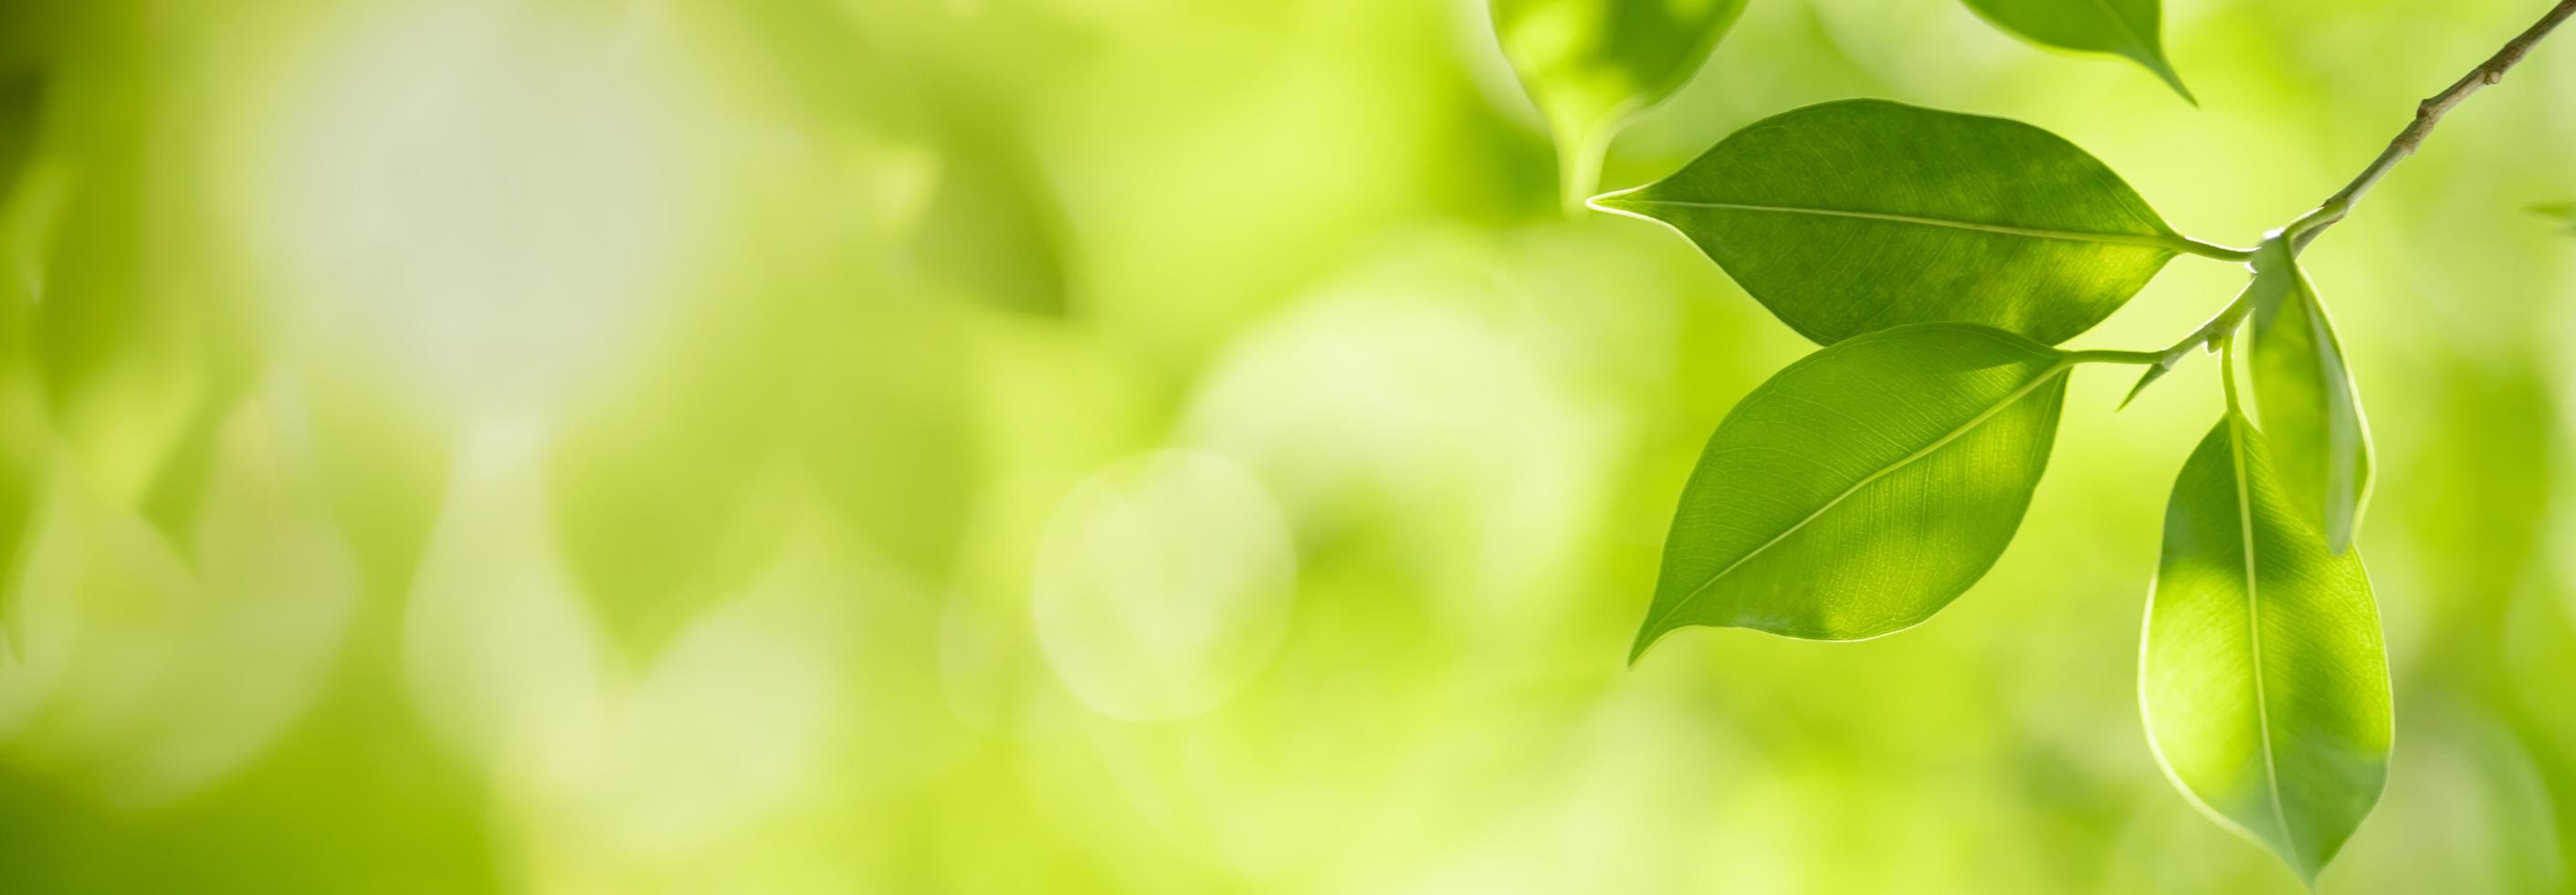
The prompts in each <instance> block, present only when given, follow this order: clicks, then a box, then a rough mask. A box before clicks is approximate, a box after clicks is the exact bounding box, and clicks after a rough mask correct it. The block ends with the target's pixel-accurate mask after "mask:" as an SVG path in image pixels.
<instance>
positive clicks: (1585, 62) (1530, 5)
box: [1493, 0, 1744, 207]
mask: <svg viewBox="0 0 2576 895" xmlns="http://www.w3.org/2000/svg"><path fill="white" fill-rule="evenodd" d="M1743 11H1744V0H1494V8H1493V12H1494V33H1495V35H1496V36H1497V37H1499V38H1501V40H1502V44H1503V55H1504V56H1506V57H1509V58H1510V59H1511V62H1512V67H1513V68H1514V69H1516V70H1518V71H1519V72H1520V77H1521V85H1522V86H1523V87H1524V88H1527V89H1528V90H1529V94H1530V99H1531V100H1532V101H1534V102H1536V103H1537V104H1538V108H1539V113H1540V114H1542V115H1545V116H1546V117H1547V122H1548V127H1549V129H1550V130H1551V131H1553V132H1554V135H1555V137H1556V151H1557V157H1558V159H1559V161H1560V164H1561V167H1562V169H1563V172H1564V186H1565V195H1566V197H1567V198H1566V204H1567V205H1568V207H1574V206H1575V203H1577V202H1578V201H1580V200H1581V199H1582V197H1584V196H1587V195H1590V194H1591V193H1592V190H1593V189H1594V186H1595V184H1596V183H1597V181H1598V180H1599V179H1600V173H1601V156H1602V153H1603V152H1605V151H1607V150H1608V148H1609V145H1610V138H1611V137H1613V136H1616V135H1617V134H1618V133H1619V129H1620V128H1622V127H1625V126H1627V124H1628V122H1629V121H1630V120H1632V119H1634V118H1635V117H1636V116H1637V115H1638V114H1640V113H1642V112H1644V111H1646V110H1647V109H1649V108H1652V107H1653V106H1654V105H1655V104H1656V103H1660V102H1663V101H1664V100H1666V99H1668V98H1670V97H1671V96H1672V95H1673V93H1674V92H1675V91H1678V90H1680V89H1681V88H1682V85H1683V84H1685V83H1688V82H1689V81H1690V79H1691V75H1692V74H1694V73H1696V72H1698V71H1699V67H1700V63H1701V62H1702V61H1704V60H1706V59H1707V58H1708V54H1709V51H1710V50H1712V49H1715V48H1716V47H1717V40H1718V38H1720V37H1723V36H1725V34H1726V29H1727V27H1728V26H1731V25H1733V24H1735V17H1736V16H1737V15H1738V14H1740V13H1742V12H1743Z"/></svg>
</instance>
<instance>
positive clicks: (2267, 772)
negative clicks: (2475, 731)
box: [2138, 414, 2392, 883]
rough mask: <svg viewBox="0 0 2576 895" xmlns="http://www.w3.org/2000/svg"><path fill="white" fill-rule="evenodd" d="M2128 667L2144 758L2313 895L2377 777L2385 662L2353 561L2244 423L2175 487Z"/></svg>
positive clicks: (2382, 746)
mask: <svg viewBox="0 0 2576 895" xmlns="http://www.w3.org/2000/svg"><path fill="white" fill-rule="evenodd" d="M2139 655H2140V658H2139V668H2138V698H2139V700H2140V702H2141V704H2142V706H2143V708H2144V710H2145V713H2146V724H2147V738H2148V742H2149V743H2150V744H2151V745H2152V746H2153V747H2154V749H2155V753H2156V760H2157V761H2158V762H2160V763H2162V764H2163V766H2164V768H2165V771H2166V773H2168V774H2169V775H2171V776H2172V778H2173V780H2174V783H2175V784H2176V785H2177V786H2179V787H2181V788H2182V790H2183V791H2184V792H2185V793H2186V794H2187V795H2189V796H2190V797H2191V800H2192V802H2193V804H2195V805H2197V806H2199V807H2200V809H2201V810H2202V811H2204V812H2206V813H2207V814H2208V815H2209V816H2210V817H2211V819H2213V820H2215V821H2217V822H2218V824H2219V825H2220V826H2223V827H2226V828H2227V829H2229V830H2232V831H2235V832H2236V833H2238V834H2239V835H2242V836H2244V837H2246V838H2248V839H2251V840H2254V841H2255V842H2258V843H2261V844H2263V845H2264V846H2266V847H2268V848H2270V849H2271V850H2272V851H2273V852H2275V853H2277V854H2279V855H2280V856H2281V859H2282V860H2283V861H2286V862H2288V863H2289V865H2290V869H2292V870H2294V871H2296V872H2297V873H2298V874H2299V877H2300V878H2301V879H2303V880H2307V881H2309V882H2311V883H2313V882H2314V881H2315V879H2316V875H2317V871H2318V870H2320V869H2323V868H2324V867H2325V865H2326V862H2327V861H2330V860H2333V858H2334V856H2335V852H2336V851H2337V850H2339V849H2341V848H2342V847H2343V843H2344V841H2345V840H2346V839H2349V838H2351V837H2352V832H2353V829H2354V828H2355V827H2357V826H2359V825H2360V824H2361V819H2362V817H2363V816H2365V815H2367V814H2369V813H2370V808H2371V806H2372V805H2373V804H2374V803H2376V802H2377V801H2378V800H2379V791H2380V787H2381V785H2382V784H2383V783H2384V782H2385V781H2386V779H2387V775H2388V749H2389V740H2390V737H2391V717H2392V715H2391V710H2390V706H2389V692H2388V659H2387V654H2386V651H2385V649H2384V648H2383V646H2382V644H2381V642H2380V633H2379V608H2378V606H2377V604H2376V603H2374V602H2373V601H2372V599H2371V594H2370V579H2369V578H2368V576H2367V575H2366V574H2365V573H2364V572H2363V570H2362V565H2361V557H2360V555H2359V554H2357V553H2345V554H2342V555H2336V554H2335V553H2334V552H2332V551H2330V550H2328V549H2326V543H2325V540H2324V538H2323V537H2321V536H2320V535H2319V534H2318V533H2317V531H2316V529H2315V528H2314V527H2313V526H2310V525H2309V524H2307V522H2306V521H2304V520H2303V519H2302V518H2300V513H2299V512H2298V511H2297V510H2296V509H2295V508H2293V507H2292V506H2291V505H2290V502H2289V499H2288V497H2287V495H2285V494H2284V493H2283V492H2282V491H2281V489H2280V487H2279V485H2278V484H2277V482H2276V480H2275V478H2274V475H2273V471H2272V468H2271V465H2270V462H2269V461H2268V460H2267V459H2266V458H2265V456H2264V447H2263V438H2262V434H2261V433H2260V432H2259V431H2258V430H2256V429H2255V428H2254V426H2253V424H2251V423H2249V422H2247V421H2245V419H2244V418H2243V417H2241V416H2237V415H2234V414H2230V416H2229V417H2228V419H2227V420H2224V421H2222V422H2220V423H2219V425H2218V427H2217V428H2216V429H2213V430H2211V431H2210V433H2209V437H2208V438H2205V439H2203V440H2202V441H2201V443H2200V448H2199V450H2197V451H2194V452H2193V453H2192V455H2191V459H2190V461H2188V462H2186V463H2184V464H2183V469H2182V475H2181V477H2180V478H2179V479H2178V480H2176V481H2175V482H2174V491H2173V503H2172V505H2171V507H2170V508H2169V509H2167V510H2166V511H2165V545H2164V557H2163V560H2162V561H2161V562H2160V563H2159V564H2158V566H2157V568H2156V583H2155V589H2154V592H2153V594H2152V595H2150V596H2149V597H2148V601H2147V620H2146V643H2145V646H2144V648H2143V649H2141V650H2140V654H2139Z"/></svg>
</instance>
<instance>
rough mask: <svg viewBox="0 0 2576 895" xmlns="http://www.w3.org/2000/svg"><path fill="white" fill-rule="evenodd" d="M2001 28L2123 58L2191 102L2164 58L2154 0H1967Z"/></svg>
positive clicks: (2188, 91)
mask: <svg viewBox="0 0 2576 895" xmlns="http://www.w3.org/2000/svg"><path fill="white" fill-rule="evenodd" d="M1967 4H1968V8H1969V9H1973V10H1976V11H1977V14H1978V15H1981V16H1984V17H1985V18H1986V20H1987V21H1990V22H1993V23H1995V24H1996V25H1998V26H2001V27H2002V28H2003V29H2004V30H2006V31H2010V32H2012V33H2014V34H2018V35H2021V36H2022V37H2025V38H2028V39H2030V40H2033V41H2036V42H2039V43H2042V44H2047V45H2049V46H2052V47H2057V48H2060V49H2067V50H2077V51H2081V52H2092V53H2114V54H2118V55H2121V56H2126V57H2128V58H2129V59H2130V60H2132V61H2135V62H2136V63H2138V64H2139V65H2143V66H2146V68H2147V70H2148V71H2151V72H2155V73H2156V77H2159V78H2163V79H2164V81H2165V83H2166V84H2167V85H2170V86H2171V87H2173V89H2174V92H2175V93H2179V94H2182V98H2183V99H2185V100H2190V101H2192V102H2195V103H2197V102H2198V100H2193V99H2192V95H2191V89H2190V88H2187V87H2184V86H2183V85H2182V76H2181V75H2177V74H2175V73H2174V69H2173V63H2172V62H2170V61H2168V60H2166V59H2165V49H2164V38H2163V36H2162V32H2163V27H2162V24H2161V23H2160V22H2159V21H2158V19H2160V18H2161V13H2162V12H2163V10H2162V9H2161V8H2160V6H2161V4H2160V3H2159V2H2158V0H1967Z"/></svg>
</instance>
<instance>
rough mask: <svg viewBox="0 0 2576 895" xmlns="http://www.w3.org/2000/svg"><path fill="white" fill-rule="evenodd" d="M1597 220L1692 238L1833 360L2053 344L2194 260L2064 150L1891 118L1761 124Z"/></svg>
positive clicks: (1909, 114) (1880, 105)
mask: <svg viewBox="0 0 2576 895" xmlns="http://www.w3.org/2000/svg"><path fill="white" fill-rule="evenodd" d="M1592 204H1593V205H1594V206H1596V207H1600V208H1603V209H1607V210H1611V211H1618V212H1623V213H1627V214H1631V215H1635V216H1637V217H1642V218H1646V219H1648V220H1652V221H1657V222H1661V223H1663V224H1665V225H1668V226H1670V227H1672V228H1673V229H1674V230H1676V231H1679V232H1680V233H1681V234H1682V235H1683V236H1687V237H1689V238H1690V240H1691V241H1692V242H1694V243H1698V244H1699V247H1700V249H1701V251H1704V252H1707V253H1708V256H1709V258H1711V259H1713V260H1715V261H1716V262H1717V263H1718V265H1719V266H1721V267H1724V268H1726V272H1727V273H1728V274H1729V275H1731V276H1733V277H1735V281H1736V282H1737V283H1739V284H1742V285H1743V287H1744V291H1746V292H1748V293H1751V294H1752V295H1753V297H1754V298H1755V299H1758V300H1760V301H1761V302H1762V304H1763V305H1764V306H1766V307H1768V308H1770V309H1771V313H1773V314H1775V315H1778V316H1779V318H1780V320H1781V321H1782V322H1784V323H1787V324H1789V326H1790V327H1791V328H1792V329H1796V330H1797V331H1798V332H1799V333H1801V334H1803V335H1805V336H1806V337H1808V338H1810V339H1813V340H1815V341H1817V342H1819V343H1824V344H1831V343H1833V342H1836V341H1840V340H1842V339H1845V338H1849V337H1851V336H1854V335H1857V334H1860V333H1864V332H1869V331H1871V330H1875V329H1884V328H1887V327H1890V326H1896V325H1900V324H1906V323H1924V322H1931V321H1951V322H1960V323H1980V324H1984V325H1987V326H1992V327H1996V328H1999V329H2004V330H2008V331H2011V332H2015V333H2019V334H2021V335H2024V336H2028V337H2030V338H2032V339H2035V340H2038V341H2040V342H2044V343H2048V344H2056V343H2058V342H2062V341H2065V340H2066V339H2069V338H2072V337H2074V336H2075V335H2076V334H2077V333H2081V332H2083V331H2085V330H2086V329H2089V328H2091V327H2092V326H2093V325H2094V324H2096V323H2099V322H2101V320H2102V318H2104V317H2108V316H2110V315H2111V312H2112V311H2115V310H2118V309H2119V307H2120V305H2121V304H2122V303H2125V302H2127V301H2128V300H2129V296H2131V295H2134V294H2136V293H2137V291H2138V289H2139V287H2142V286H2145V285H2146V283H2147V280H2148V278H2150V277H2153V276H2155V274H2156V271H2157V270H2158V269H2160V268H2162V267H2163V266H2164V264H2165V262H2166V261H2168V260H2171V259H2172V258H2173V256H2174V253H2175V251H2177V250H2178V249H2179V248H2180V247H2182V246H2183V245H2186V244H2187V241H2186V240H2184V239H2183V238H2182V237H2181V236H2179V235H2176V234H2175V233H2174V232H2173V230H2172V229H2171V228H2168V227H2166V226H2165V223H2164V221H2163V219H2161V218H2158V217H2157V216H2156V213H2155V210H2154V209H2152V208H2149V207H2147V203H2146V201H2145V200H2143V199H2140V198H2138V194H2137V192H2136V191H2134V190H2131V189H2129V185H2128V184H2126V183H2123V182H2121V180H2120V177H2119V175H2117V174H2113V173H2111V169H2109V168H2106V167H2104V166H2103V165H2102V163H2101V162H2100V161H2097V160H2095V159H2094V158H2093V157H2092V156H2090V155H2086V154H2085V153H2084V150H2081V149H2077V148H2075V146H2074V144H2071V143H2068V142H2066V141H2065V140H2063V139H2060V138H2058V137H2057V136H2056V135H2054V134H2051V133H2049V132H2047V131H2044V130H2040V129H2039V128H2035V127H2031V126H2030V125H2027V124H2022V123H2020V122H2015V121H2006V120H2004V119H2001V118H1987V117H1984V116H1979V115H1962V114H1959V113H1956V112H1943V111H1939V110H1934V109H1925V108H1920V107H1916V106H1908V105H1904V104H1902V103H1892V102H1886V101H1883V100H1843V101H1840V102H1830V103H1824V104H1821V105H1814V106H1808V107H1806V108H1803V109H1797V110H1794V111H1791V112H1787V113H1784V114H1781V115H1777V116H1773V117H1771V118H1768V119H1764V120H1762V121H1759V122H1756V123H1754V124H1752V125H1751V126H1748V127H1746V128H1744V129H1743V130H1740V131H1736V132H1735V133H1734V134H1733V135H1731V136H1728V137H1727V138H1726V139H1724V140H1721V141H1719V142H1718V144H1717V145H1716V146H1714V147H1711V148H1710V149H1709V150H1708V152H1707V153H1705V154H1703V155H1701V156H1700V157H1699V158H1698V159H1695V160H1693V161H1692V162H1691V163H1690V164H1689V165H1686V166H1684V167H1683V168H1682V169H1681V170H1680V171H1678V172H1675V173H1674V174H1673V175H1672V176H1671V177H1667V178H1664V179H1663V180H1661V181H1658V182H1655V183H1652V184H1648V185H1646V186H1642V187H1638V188H1636V189H1630V190H1623V191H1620V192H1616V193H1611V194H1608V195H1605V196H1601V197H1598V198H1595V199H1594V200H1592Z"/></svg>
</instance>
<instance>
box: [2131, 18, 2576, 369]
mask: <svg viewBox="0 0 2576 895" xmlns="http://www.w3.org/2000/svg"><path fill="white" fill-rule="evenodd" d="M2569 16H2576V0H2558V2H2557V4H2555V5H2553V6H2551V7H2550V8H2549V11H2548V12H2546V13H2542V14H2541V16H2540V21H2537V22H2533V23H2531V27H2529V28H2525V29H2522V33H2521V34H2516V35H2514V36H2513V39H2512V40H2509V41H2505V44H2504V47H2503V48H2502V49H2499V50H2497V51H2496V52H2495V55H2493V56H2489V57H2487V60H2486V61H2485V62H2481V63H2478V66H2477V67H2476V68H2472V69H2469V73H2468V74H2465V75H2461V76H2460V79H2459V80H2457V81H2453V82H2451V86H2450V87H2447V88H2444V89H2443V90H2442V92H2440V93H2436V94H2433V95H2432V96H2431V97H2429V98H2427V99H2425V100H2424V101H2423V102H2421V103H2417V104H2416V105H2415V119H2414V120H2413V121H2410V122H2407V124H2406V129H2405V130H2401V131H2398V132H2397V136H2396V137H2395V138H2394V139H2391V140H2389V141H2388V148H2386V149H2383V150H2380V152H2379V157H2378V158H2375V159H2372V160H2371V161H2370V167H2367V168H2363V169H2362V170H2361V174H2360V175H2359V176H2356V177H2354V178H2353V179H2352V182H2351V183H2347V184H2344V187H2343V189H2340V190H2336V191H2335V194H2334V195H2332V196H2329V197H2326V201H2325V203H2324V204H2321V205H2318V206H2317V207H2316V209H2315V210H2313V211H2310V212H2308V213H2307V214H2304V215H2301V216H2300V217H2299V219H2298V220H2295V221H2291V222H2290V225H2289V226H2287V227H2283V228H2281V230H2280V231H2279V232H2277V233H2275V234H2272V235H2270V236H2267V237H2266V238H2265V241H2266V242H2269V241H2270V240H2272V239H2288V240H2290V249H2291V251H2292V252H2296V251H2298V250H2300V249H2305V248H2307V246H2308V243H2309V242H2310V241H2311V240H2314V239H2316V238H2317V235H2318V234H2320V233H2324V232H2325V230H2326V228H2327V227H2330V226H2333V225H2334V223H2335V222H2336V221H2340V220H2343V218H2344V215H2347V214H2350V213H2352V206H2353V205H2354V204H2355V203H2358V202H2360V201H2361V196H2362V194H2363V193H2367V192H2370V188H2371V187H2373V186H2377V185H2378V184H2379V179H2380V178H2382V177H2386V176H2388V171H2389V169H2391V168H2395V167H2397V163H2398V162H2401V161H2404V160H2405V159H2406V157H2407V156H2410V155H2414V154H2415V150H2416V149H2418V148H2421V147H2422V146H2423V145H2424V138H2425V137H2428V136H2431V135H2432V133H2433V126H2434V125H2437V124H2441V123H2442V116H2443V115H2445V114H2447V113H2449V112H2450V111H2451V107H2453V106H2457V105H2459V104H2460V101H2462V100H2465V99H2468V98H2469V94H2472V93H2476V92H2478V91H2479V90H2480V89H2481V88H2484V87H2486V86H2487V85H2489V84H2494V83H2496V82H2499V81H2502V80H2504V73H2505V72H2506V71H2507V70H2510V69H2512V68H2513V67H2514V65H2515V64H2516V63H2519V62H2521V61H2522V57H2524V56H2527V55H2530V53H2531V48H2532V47H2533V46H2535V45H2537V44H2539V43H2540V40H2541V38H2544V37H2548V36H2549V32H2551V31H2554V30H2557V28H2558V25H2559V23H2560V22H2564V21H2566V20H2567V19H2568V17H2569ZM2253 302H2254V290H2253V289H2251V288H2248V289H2246V290H2245V291H2244V292H2243V293H2241V294H2239V295H2237V296H2236V300H2235V301H2232V302H2229V303H2228V304H2227V307H2225V308H2222V309H2220V310H2219V312H2218V313H2217V314H2216V315H2214V316H2212V317H2210V318H2209V322H2207V323H2203V324H2201V325H2200V328H2198V329H2194V330H2192V332H2191V335H2188V336H2184V337H2183V339H2182V341H2179V342H2175V343H2174V344H2173V346H2172V347H2170V348H2166V349H2165V350H2164V351H2163V352H2161V355H2162V357H2161V359H2160V360H2159V361H2157V362H2156V363H2155V364H2154V365H2152V366H2151V367H2150V368H2149V369H2148V370H2147V373H2146V375H2145V376H2142V377H2140V378H2139V380H2138V384H2137V386H2136V387H2135V388H2132V389H2130V390H2129V397H2130V398H2133V399H2134V398H2136V397H2137V396H2138V392H2140V391H2143V390H2145V389H2146V387H2147V384H2148V383H2150V382H2154V381H2156V379H2157V378H2158V377H2160V376H2163V375H2164V374H2165V372H2166V371H2169V370H2172V369H2173V366H2174V365H2175V364H2177V363H2180V362H2182V359H2183V358H2185V357H2189V356H2190V355H2191V351H2192V349H2194V348H2200V347H2204V346H2208V345H2212V344H2215V341H2216V340H2217V339H2220V338H2224V337H2225V336H2227V335H2228V334H2229V333H2233V332H2235V331H2236V326H2237V324H2238V323H2240V322H2242V321H2243V320H2244V319H2245V317H2246V316H2247V315H2248V314H2249V313H2251V312H2252V311H2253V309H2254V304H2253ZM2122 403H2124V404H2125V403H2126V402H2125V401H2124V402H2122Z"/></svg>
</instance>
